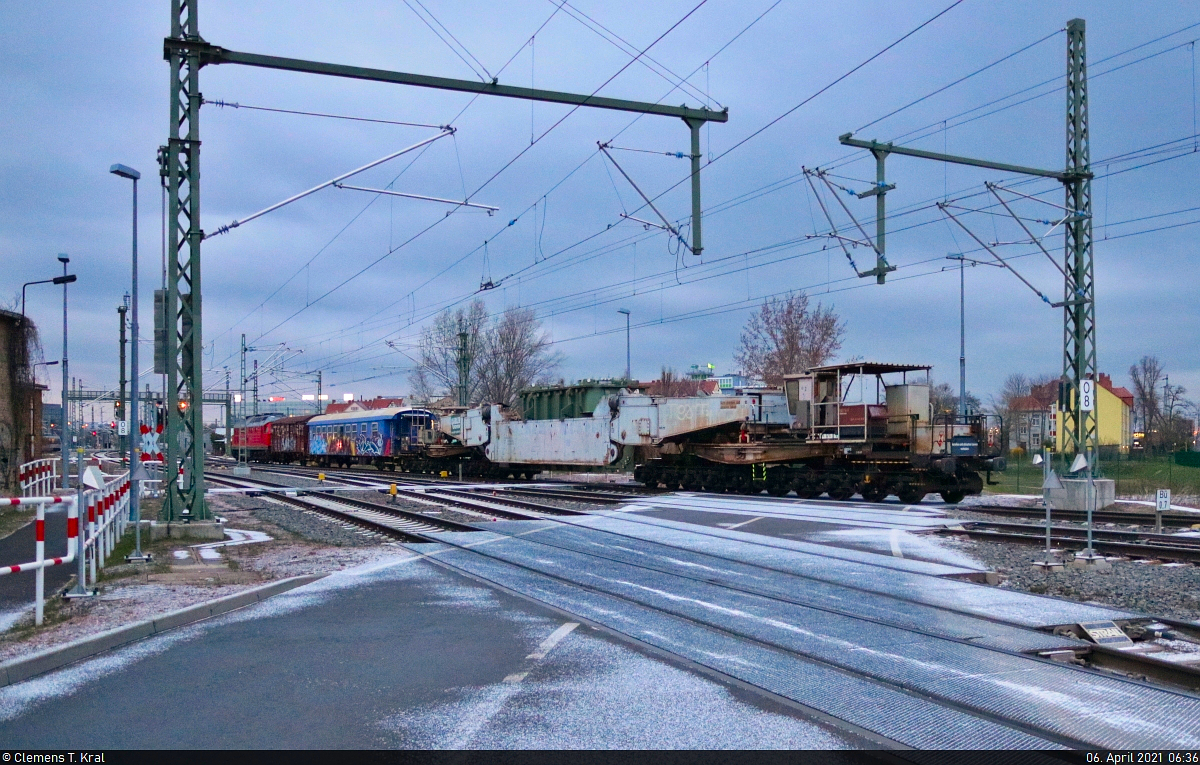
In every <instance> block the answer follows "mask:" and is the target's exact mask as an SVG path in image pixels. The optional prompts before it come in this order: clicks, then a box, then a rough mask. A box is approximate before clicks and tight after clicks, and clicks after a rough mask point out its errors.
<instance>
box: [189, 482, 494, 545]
mask: <svg viewBox="0 0 1200 765" xmlns="http://www.w3.org/2000/svg"><path fill="white" fill-rule="evenodd" d="M205 478H206V479H207V480H211V481H213V482H214V483H223V484H225V485H226V486H238V485H239V483H242V484H245V483H258V484H260V485H262V486H263V487H264V488H263V489H262V490H261V492H260V495H261V496H268V497H270V498H271V499H277V500H280V501H282V502H286V503H287V504H290V505H295V506H297V507H302V508H304V509H306V510H312V511H314V512H317V513H321V514H322V515H327V516H330V517H336V518H338V519H339V520H347V521H350V522H352V523H355V524H357V525H361V526H365V527H369V528H370V529H371V530H373V531H382V530H385V529H386V531H385V533H386V534H388V535H389V536H395V537H397V538H401V537H403V538H407V539H408V540H409V541H417V542H430V541H433V540H432V539H430V538H429V537H425V536H422V535H421V533H420V532H419V531H405V530H403V529H397V528H395V527H393V526H388V525H386V524H383V523H380V522H378V521H374V520H371V519H369V518H363V517H362V516H361V515H358V514H355V513H351V512H347V511H338V510H334V509H332V508H329V507H325V506H324V505H320V504H317V503H315V502H310V501H308V500H305V499H303V498H301V497H293V496H289V495H288V494H287V493H286V492H288V491H290V490H295V489H297V488H300V487H294V486H286V485H283V484H275V483H272V482H270V481H264V480H262V479H258V478H251V479H246V478H237V479H231V478H229V477H227V476H214V475H209V474H206V475H205ZM321 498H322V499H324V500H326V501H330V502H337V503H339V504H343V505H348V506H349V507H352V508H354V509H356V510H366V511H370V512H374V513H380V514H383V515H389V516H392V517H394V518H397V519H399V520H403V521H407V522H409V523H418V524H423V525H425V526H427V527H428V528H429V531H431V532H436V531H479V529H478V528H476V527H475V526H468V525H467V524H465V523H458V522H455V521H450V520H446V519H444V518H431V517H430V516H427V515H424V514H422V513H416V512H412V511H409V510H401V509H400V508H397V507H390V506H388V505H386V504H382V503H376V502H367V501H365V500H361V499H355V498H352V497H341V496H333V495H329V496H326V495H324V494H322V497H321Z"/></svg>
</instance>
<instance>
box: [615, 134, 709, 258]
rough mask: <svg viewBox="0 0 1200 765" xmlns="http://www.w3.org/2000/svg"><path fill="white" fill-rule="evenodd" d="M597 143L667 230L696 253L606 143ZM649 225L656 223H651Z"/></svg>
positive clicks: (623, 215)
mask: <svg viewBox="0 0 1200 765" xmlns="http://www.w3.org/2000/svg"><path fill="white" fill-rule="evenodd" d="M596 145H597V146H599V147H600V151H602V152H604V156H606V157H608V161H609V162H612V163H613V167H615V168H617V172H619V173H620V174H621V175H623V176H625V180H627V181H629V185H630V186H632V187H633V190H634V191H636V192H637V193H638V196H640V197H641V198H642V200H643V201H644V202H645V203H646V204H647V205H649V206H650V209H651V210H653V211H654V214H655V215H657V216H658V218H659V220H661V221H662V227H663V228H664V229H665V230H667V231H670V232H671V233H672V234H674V235H675V238H676V239H678V240H679V243H680V244H682V245H683V246H684V247H687V249H688V252H693V253H694V252H695V250H693V249H692V248H691V246H690V245H689V244H688V243H687V242H686V241H684V238H683V235H681V234H680V233H679V229H678V228H676V227H675V226H673V225H671V221H669V220H667V218H666V216H665V215H663V214H662V213H661V212H659V210H658V208H657V207H655V206H654V203H653V202H651V201H650V197H648V196H646V194H645V192H643V191H642V190H641V189H640V188H638V185H637V184H636V183H634V182H633V179H632V178H630V177H629V173H627V172H625V168H623V167H621V166H620V165H619V164H617V160H615V159H613V155H612V154H610V153H609V151H608V147H607V146H606V145H604V144H603V143H600V142H599V141H597V142H596ZM621 207H622V208H624V205H621ZM621 217H623V218H629V217H631V216H629V215H625V214H622V215H621ZM633 220H637V219H636V218H634V219H633ZM638 222H639V223H647V221H638ZM649 225H655V224H652V223H651V224H649Z"/></svg>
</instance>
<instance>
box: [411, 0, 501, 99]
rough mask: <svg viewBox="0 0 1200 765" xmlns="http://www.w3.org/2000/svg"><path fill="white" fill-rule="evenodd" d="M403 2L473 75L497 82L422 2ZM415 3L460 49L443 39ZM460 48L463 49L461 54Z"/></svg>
mask: <svg viewBox="0 0 1200 765" xmlns="http://www.w3.org/2000/svg"><path fill="white" fill-rule="evenodd" d="M403 2H404V4H405V5H407V6H408V9H409V10H410V11H412V12H413V13H415V14H416V16H417V18H419V19H420V20H421V23H423V24H424V25H425V26H427V27H429V31H431V32H433V33H434V35H436V36H437V38H438V39H439V40H441V41H442V42H443V43H445V44H446V47H447V48H449V49H450V50H451V51H452V52H453V53H454V55H456V56H458V58H459V59H460V60H461V61H462V62H463V63H464V64H466V65H467V68H468V69H470V70H471V73H472V74H474V75H475V76H476V77H478V78H479V79H480V80H482V81H483V82H487V81H488V80H491V81H492V82H495V81H496V78H495V77H493V76H492V73H491V72H489V71H488V70H487V67H486V66H484V65H483V62H481V61H480V60H479V59H477V58H475V55H474V54H473V53H471V51H469V50H467V47H466V46H465V45H463V44H462V43H461V42H459V41H458V38H457V37H455V36H454V34H453V33H452V32H451V31H450V30H449V29H446V26H445V25H444V24H443V23H442V22H440V21H438V19H437V17H436V16H434V15H433V13H431V12H430V10H429V9H428V8H426V7H425V6H424V5H422V4H421V0H412V2H409V0H403ZM413 2H415V3H416V4H417V5H419V6H420V7H421V10H422V11H425V13H427V14H429V18H430V19H433V22H434V24H437V25H438V26H439V27H441V28H442V30H443V31H445V33H446V34H447V35H448V36H449V37H450V40H453V41H454V42H455V43H456V44H457V45H458V48H456V47H454V45H452V44H451V43H450V40H447V39H446V38H445V37H442V33H441V32H439V31H437V28H435V27H434V26H433V24H430V23H429V21H428V20H427V19H426V18H425V17H424V16H422V15H421V13H420V11H418V10H417V9H416V8H414V7H413V5H412V3H413ZM459 48H462V52H461V53H460V52H459ZM463 53H466V54H467V56H470V58H471V61H474V62H475V63H476V64H478V65H479V69H482V70H483V72H484V74H480V73H479V69H476V68H475V66H474V65H472V64H471V61H468V60H467V57H466V56H463ZM485 74H486V75H487V76H486V77H485V76H484V75H485Z"/></svg>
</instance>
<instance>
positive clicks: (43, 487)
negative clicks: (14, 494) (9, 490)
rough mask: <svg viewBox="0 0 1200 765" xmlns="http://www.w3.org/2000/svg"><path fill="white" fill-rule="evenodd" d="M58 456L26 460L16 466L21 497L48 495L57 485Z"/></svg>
mask: <svg viewBox="0 0 1200 765" xmlns="http://www.w3.org/2000/svg"><path fill="white" fill-rule="evenodd" d="M58 462H59V460H58V457H50V458H47V459H40V460H34V461H32V462H26V463H25V464H24V465H22V466H21V467H19V468H17V478H18V480H19V481H20V483H21V496H22V497H45V496H48V495H49V494H50V493H51V492H52V491H54V489H55V487H56V486H57V485H58Z"/></svg>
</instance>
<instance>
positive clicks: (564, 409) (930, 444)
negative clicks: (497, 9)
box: [234, 362, 1004, 502]
mask: <svg viewBox="0 0 1200 765" xmlns="http://www.w3.org/2000/svg"><path fill="white" fill-rule="evenodd" d="M929 369H930V368H929V367H928V366H921V365H911V364H882V363H871V362H855V363H850V364H838V365H832V366H823V367H816V368H813V369H809V370H808V371H806V372H805V373H803V374H793V375H785V376H784V378H783V386H782V388H780V387H761V388H742V389H736V390H733V391H731V392H729V393H723V394H716V395H711V396H705V395H699V396H654V395H647V394H646V393H643V392H641V391H639V390H637V389H634V388H631V387H630V386H629V385H628V381H603V380H602V381H593V382H586V381H585V382H581V383H578V384H575V385H558V386H548V387H539V388H531V389H529V390H527V391H524V392H523V393H522V394H521V400H520V404H519V406H517V407H511V408H510V407H505V406H500V405H496V404H492V405H483V406H478V407H474V408H470V409H465V410H456V411H452V412H443V413H441V414H440V416H439V414H438V413H436V412H434V411H431V410H429V409H419V408H405V407H392V408H388V409H378V410H367V411H359V412H343V413H339V414H328V415H320V416H312V417H289V418H283V419H278V418H276V419H272V420H270V421H269V422H266V423H259V427H262V428H272V430H271V431H270V432H268V433H267V436H266V448H263V449H256V448H255V446H254V444H255V441H254V440H253V439H251V440H250V443H251V447H250V458H251V459H254V460H262V461H276V462H303V463H312V464H316V465H321V466H337V465H341V466H349V465H351V464H372V465H375V466H376V467H378V468H379V469H381V470H399V471H404V472H419V473H430V472H432V473H439V472H443V471H445V472H446V473H448V474H450V475H458V474H459V473H461V474H463V475H471V476H492V477H498V478H502V477H506V476H510V475H512V476H517V477H522V476H527V477H532V476H533V475H535V474H536V473H538V472H541V471H543V470H548V469H567V470H613V469H632V470H633V472H634V476H635V478H636V479H637V480H638V481H641V482H642V483H645V484H646V485H648V486H665V487H667V488H670V489H679V488H682V489H686V490H691V491H698V490H705V491H716V492H723V491H730V492H739V493H759V492H762V491H767V492H769V493H771V494H775V495H779V496H782V495H785V494H787V493H789V492H792V491H794V492H796V494H797V495H798V496H800V497H816V496H819V495H821V494H823V493H827V494H829V496H830V497H832V498H834V499H848V498H849V497H851V496H853V495H854V494H856V493H859V494H862V496H863V497H864V498H865V499H867V500H869V501H879V500H882V499H883V498H884V497H886V496H888V495H889V494H895V495H897V496H899V498H900V499H901V500H902V501H904V502H917V501H919V500H920V499H921V498H922V497H924V496H925V495H926V494H929V493H938V494H941V495H942V497H943V499H945V500H946V501H947V502H957V501H959V500H960V499H962V498H963V497H964V496H966V495H968V494H979V493H980V492H981V491H982V490H983V485H984V476H985V475H988V474H990V472H991V471H999V470H1003V469H1004V459H1003V457H1001V456H1000V455H1001V453H1002V451H1001V444H1000V440H999V439H1000V425H1001V423H1000V418H999V417H997V416H995V415H985V414H967V415H960V414H951V413H940V412H939V413H935V412H933V411H932V409H931V406H930V397H929V383H928V373H929ZM914 374H915V377H916V379H910V375H914ZM260 417H262V415H260ZM236 432H237V431H236V430H235V433H236ZM238 443H239V442H238V441H237V440H235V441H234V445H235V448H236V447H237V446H238Z"/></svg>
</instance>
